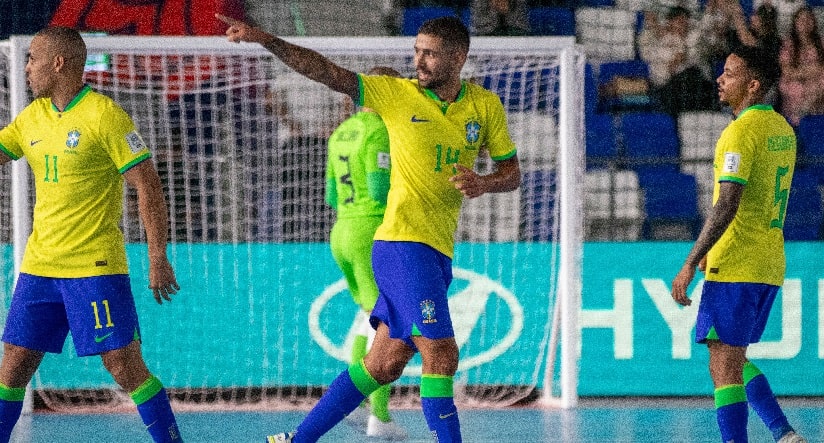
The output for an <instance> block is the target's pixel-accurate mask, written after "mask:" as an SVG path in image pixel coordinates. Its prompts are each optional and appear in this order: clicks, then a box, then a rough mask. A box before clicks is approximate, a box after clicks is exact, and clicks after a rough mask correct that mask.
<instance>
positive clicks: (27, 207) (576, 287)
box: [2, 36, 584, 409]
mask: <svg viewBox="0 0 824 443" xmlns="http://www.w3.org/2000/svg"><path fill="white" fill-rule="evenodd" d="M31 39H32V37H31V36H12V37H11V38H10V39H9V40H7V41H6V42H2V45H4V46H7V49H8V51H9V64H10V66H9V69H10V73H9V82H10V84H9V88H10V93H11V97H10V106H11V115H12V116H16V115H17V114H18V113H19V112H20V111H21V110H22V109H23V108H24V107H25V106H26V105H27V104H28V96H27V87H26V76H25V71H24V69H25V65H26V57H27V50H28V46H29V44H30V42H31ZM285 39H286V40H288V41H289V42H291V43H295V44H297V45H301V46H305V47H308V48H311V49H314V50H317V51H318V52H320V53H321V54H324V55H333V54H339V53H341V54H342V53H348V54H351V53H353V52H354V50H353V49H352V48H357V53H358V54H367V53H386V52H388V51H397V52H401V51H409V53H410V54H411V51H412V48H413V45H414V40H415V39H414V37H285ZM86 44H87V48H88V51H89V53H96V52H97V53H100V52H106V51H115V50H118V49H121V50H122V49H123V48H133V47H148V48H163V50H164V51H169V50H175V49H178V50H181V51H186V53H191V54H198V53H208V54H210V55H214V54H226V55H244V54H248V55H259V54H264V53H265V54H268V52H267V51H265V50H264V49H263V48H262V47H261V46H259V45H257V44H249V43H240V44H235V43H230V42H228V41H226V39H225V38H223V37H147V36H139V37H138V36H103V37H93V38H86ZM502 47H505V48H506V51H507V53H508V54H511V55H513V56H516V55H518V54H535V53H553V54H559V59H560V77H559V89H558V92H559V96H560V100H559V106H560V107H559V114H558V115H559V117H558V121H559V126H558V138H559V143H560V149H559V152H558V158H557V160H558V168H557V171H558V186H559V188H560V189H559V195H560V215H559V237H558V241H559V245H558V254H559V274H558V279H557V293H558V304H557V305H556V309H555V310H554V312H550V316H549V318H547V321H548V322H553V321H560V323H559V326H560V329H556V328H553V329H552V331H553V333H552V337H551V339H550V343H549V346H559V343H560V346H559V348H560V353H559V359H560V360H559V362H556V361H555V355H556V354H555V352H546V356H547V361H546V368H547V369H546V370H545V377H544V390H543V392H542V394H541V398H540V401H539V403H540V404H541V405H544V406H546V407H560V408H564V409H568V408H574V407H576V406H577V404H578V389H577V386H578V361H579V354H580V352H579V346H580V329H579V325H578V316H579V312H580V306H581V290H582V281H581V279H582V260H583V208H582V201H583V180H582V177H583V172H584V132H583V131H584V130H583V128H584V125H583V119H584V105H583V100H584V98H583V97H584V94H583V90H584V86H583V82H584V80H583V78H584V69H583V67H584V56H583V52H582V51H581V50H580V48H579V47H578V46H577V45H576V44H575V39H574V37H503V38H501V37H474V38H473V39H472V42H471V49H470V53H472V52H473V51H484V50H499V51H500V48H502ZM27 169H28V166H27V165H26V164H24V163H23V162H13V166H12V174H11V175H12V188H11V191H12V192H11V194H12V195H11V198H12V211H13V213H14V216H13V218H12V220H13V251H14V254H13V256H14V270H15V276H16V275H17V273H18V272H19V266H20V262H21V261H22V256H23V251H24V249H25V245H26V241H27V238H28V236H29V234H30V230H31V217H30V215H29V214H30V211H31V202H30V201H28V196H29V195H30V189H29V188H30V185H29V181H28V171H27ZM551 311H552V310H551ZM553 317H554V318H553ZM556 364H558V365H559V367H560V371H561V374H560V396H555V395H553V393H552V386H553V383H554V382H553V377H554V374H553V369H554V367H556Z"/></svg>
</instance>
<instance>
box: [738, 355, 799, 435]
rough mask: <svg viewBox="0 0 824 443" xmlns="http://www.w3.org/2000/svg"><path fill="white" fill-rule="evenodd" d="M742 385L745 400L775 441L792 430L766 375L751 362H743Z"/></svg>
mask: <svg viewBox="0 0 824 443" xmlns="http://www.w3.org/2000/svg"><path fill="white" fill-rule="evenodd" d="M744 387H745V389H746V391H747V401H748V402H749V403H750V405H751V406H752V408H753V409H754V410H755V413H756V414H758V417H760V418H761V421H763V422H764V424H765V425H767V428H769V430H770V432H771V433H772V436H773V438H774V439H775V441H778V440H779V439H781V437H783V436H784V434H786V433H788V432H790V431H793V430H794V429H793V427H792V426H790V422H789V421H787V416H785V415H784V411H782V410H781V406H779V405H778V401H777V400H776V399H775V394H773V391H772V388H770V383H769V382H768V381H767V377H765V376H764V374H762V373H761V370H759V369H758V367H757V366H755V365H754V364H752V362H747V363H745V364H744Z"/></svg>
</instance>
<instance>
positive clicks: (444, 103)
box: [422, 81, 466, 114]
mask: <svg viewBox="0 0 824 443" xmlns="http://www.w3.org/2000/svg"><path fill="white" fill-rule="evenodd" d="M422 89H423V93H424V94H426V96H427V97H429V98H431V99H432V100H435V101H436V102H438V104H440V106H441V111H442V112H443V113H444V114H445V113H446V110H447V108H449V102H447V101H444V100H441V98H440V97H438V94H435V93H434V92H432V90H430V89H427V88H422ZM465 95H466V82H464V81H462V82H461V90H460V92H458V97H457V98H455V102H459V101H461V99H463V97H464V96H465Z"/></svg>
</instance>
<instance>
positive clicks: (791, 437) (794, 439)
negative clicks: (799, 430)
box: [778, 431, 807, 443]
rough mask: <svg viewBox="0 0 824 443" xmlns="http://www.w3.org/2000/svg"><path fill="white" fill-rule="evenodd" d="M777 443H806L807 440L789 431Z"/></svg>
mask: <svg viewBox="0 0 824 443" xmlns="http://www.w3.org/2000/svg"><path fill="white" fill-rule="evenodd" d="M778 443H807V439H806V438H804V437H802V436H800V435H798V434H796V433H795V431H790V432H787V433H786V434H784V436H783V437H781V439H780V440H778Z"/></svg>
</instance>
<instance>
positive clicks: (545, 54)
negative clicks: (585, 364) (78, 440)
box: [0, 36, 584, 411]
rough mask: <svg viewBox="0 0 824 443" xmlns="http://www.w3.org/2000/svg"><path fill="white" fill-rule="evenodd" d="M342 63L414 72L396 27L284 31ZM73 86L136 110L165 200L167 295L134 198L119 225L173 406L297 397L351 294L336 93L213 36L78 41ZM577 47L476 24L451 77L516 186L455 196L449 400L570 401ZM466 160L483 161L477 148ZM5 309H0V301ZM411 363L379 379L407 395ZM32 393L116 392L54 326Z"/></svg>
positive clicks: (92, 400)
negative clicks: (495, 121) (329, 167)
mask: <svg viewBox="0 0 824 443" xmlns="http://www.w3.org/2000/svg"><path fill="white" fill-rule="evenodd" d="M288 40H289V41H291V42H294V43H296V44H299V45H303V46H307V47H310V48H313V49H316V50H317V51H319V52H320V53H321V54H324V55H326V56H328V57H329V58H330V59H332V60H334V61H335V62H337V63H339V64H341V65H342V66H345V67H348V68H350V69H352V70H355V71H359V72H365V71H367V70H368V69H369V68H371V67H373V66H377V65H383V66H389V67H392V68H394V69H396V70H398V71H399V72H401V74H403V75H404V76H412V75H414V69H413V67H412V64H411V59H412V54H413V51H412V47H413V43H414V39H413V38H407V37H374V38H361V37H335V38H320V37H303V38H288ZM30 41H31V38H30V37H25V36H15V37H12V38H11V39H10V40H8V41H5V42H2V43H0V80H2V83H1V84H0V125H3V126H4V125H6V124H8V123H9V122H10V121H11V119H12V118H13V116H14V115H16V114H17V113H18V112H19V111H20V110H21V109H23V107H25V106H26V105H27V104H28V102H29V101H30V100H31V97H30V93H29V92H28V91H27V88H26V81H25V74H24V67H25V63H26V59H25V57H26V52H27V49H28V44H29V42H30ZM86 42H87V45H88V48H89V53H90V61H89V63H87V74H86V81H87V83H88V84H89V85H91V86H92V87H93V88H95V89H96V90H98V91H100V92H102V93H104V94H106V95H109V96H110V97H112V98H113V99H114V100H115V101H116V102H118V103H119V104H120V105H121V106H122V107H123V108H124V109H125V110H126V111H127V112H128V113H129V114H130V115H131V116H132V118H133V119H134V120H135V123H136V124H137V127H138V131H139V132H140V133H141V135H142V136H143V138H144V139H145V140H146V142H147V143H148V144H149V145H150V147H152V150H153V161H154V162H155V165H156V166H157V169H158V171H159V173H160V175H161V178H162V180H163V184H164V191H165V192H166V198H167V201H168V203H169V208H170V240H171V244H170V247H169V254H170V257H171V259H172V261H173V265H174V266H175V270H176V273H177V277H178V281H179V283H180V284H181V287H182V290H181V293H180V294H179V295H178V296H177V297H176V298H175V300H174V301H173V302H172V303H171V304H169V305H167V306H157V305H155V304H154V301H153V300H151V296H150V295H149V293H148V292H147V291H146V290H145V287H146V284H145V281H146V275H147V272H148V271H147V269H148V264H147V261H146V257H145V255H146V254H145V236H144V233H143V227H142V224H141V222H140V220H139V217H138V213H137V204H136V196H135V195H134V193H133V191H131V190H129V191H127V193H126V199H125V202H124V207H123V209H124V215H123V220H122V223H121V225H122V227H123V230H124V233H125V235H126V240H127V243H128V246H127V247H128V253H129V261H130V268H131V275H132V283H133V285H132V287H133V291H134V293H135V298H136V299H137V303H138V311H139V315H140V321H141V332H142V338H143V349H144V355H145V357H146V360H147V363H148V365H149V368H150V369H151V370H152V371H153V372H155V373H156V374H157V375H158V376H159V378H160V379H161V380H162V381H163V383H164V385H165V386H166V387H167V389H168V390H169V392H170V396H171V397H172V399H173V401H174V402H175V404H176V406H177V407H178V408H187V407H190V408H193V409H200V408H253V409H254V408H281V407H286V408H304V407H307V406H309V405H311V404H313V403H314V401H315V400H316V399H317V397H318V396H319V395H320V394H321V393H322V391H323V389H324V388H325V386H326V385H327V384H328V383H329V382H331V380H332V379H333V378H334V376H335V375H336V374H337V373H338V372H340V370H342V369H343V368H344V367H345V365H346V359H347V358H348V346H349V345H350V344H351V335H352V333H353V324H354V322H355V317H356V313H357V308H356V307H355V305H354V303H352V302H351V300H350V299H349V297H348V292H346V289H345V285H344V284H342V282H341V275H340V272H339V271H338V270H337V268H336V266H335V264H334V262H333V261H332V258H331V253H330V252H329V245H328V238H329V237H328V235H329V229H330V228H331V226H332V222H333V221H334V219H333V217H334V214H333V212H332V211H331V210H330V208H328V207H326V205H325V203H324V185H325V175H324V167H325V161H326V138H327V137H328V135H329V134H330V133H331V131H332V130H333V129H334V128H335V126H336V125H337V124H338V123H340V122H341V121H342V120H343V119H344V118H345V117H346V116H347V115H348V114H349V113H351V112H352V111H353V105H352V103H351V100H349V99H348V98H346V97H344V96H342V95H340V94H337V93H334V92H332V91H330V90H328V89H326V88H325V87H323V86H322V85H319V84H316V83H313V82H311V81H310V80H307V79H304V78H302V77H300V76H298V75H296V74H295V73H293V72H291V71H290V70H289V69H288V68H287V67H286V66H284V65H283V64H282V63H281V62H279V61H278V60H277V59H276V58H274V57H273V56H272V55H271V54H269V53H268V52H266V51H265V50H263V49H262V48H261V47H259V46H258V45H250V44H240V45H237V44H231V43H228V42H226V41H225V39H223V38H221V37H119V36H118V37H113V36H111V37H107V36H89V37H87V38H86ZM583 72H584V56H583V53H582V51H580V50H579V48H578V47H577V46H576V45H575V43H574V37H528V38H527V37H524V38H521V37H508V38H493V37H476V38H474V39H473V40H472V44H471V49H470V56H469V59H468V62H467V64H466V66H465V68H464V72H463V75H464V77H465V78H466V80H467V81H473V82H477V83H480V84H482V85H484V86H485V87H487V88H488V89H490V90H493V91H495V92H496V93H498V95H499V96H500V97H501V99H502V102H503V103H504V106H505V108H506V109H507V113H508V120H509V126H510V132H511V134H512V137H513V139H514V140H515V142H516V144H517V148H518V156H519V159H520V161H521V169H522V173H523V180H522V186H521V188H520V189H519V190H517V191H515V192H512V193H505V194H494V195H484V196H482V197H480V198H477V199H472V200H467V201H465V202H464V206H463V208H462V212H461V217H460V221H459V227H458V232H457V233H456V250H455V260H454V270H455V272H454V274H455V281H454V283H453V285H452V288H451V289H450V310H451V311H452V315H453V317H454V318H453V322H454V324H455V330H456V340H457V341H458V343H459V346H460V352H461V364H460V367H459V369H458V373H457V375H456V377H455V381H456V393H455V395H456V402H458V403H459V404H460V405H462V406H463V407H490V406H507V405H512V404H523V403H525V402H533V401H537V402H538V403H539V404H542V405H545V406H548V407H550V406H551V407H561V408H572V407H575V406H576V405H577V400H578V396H577V374H578V359H579V351H578V347H579V341H580V334H579V328H578V321H577V320H578V314H579V310H580V295H581V261H582V250H583V239H582V230H583V208H582V201H583V193H582V189H583V172H584V121H583V119H584V116H583V115H584V104H583V96H584V94H583V89H584V85H583V82H584V80H583V77H584V76H583ZM480 157H482V158H480V159H479V161H478V163H477V165H476V169H478V170H479V171H482V172H483V171H488V170H489V168H490V167H492V166H491V162H490V161H489V160H488V159H486V158H483V157H484V156H483V154H482V155H481V156H480ZM0 188H2V189H5V190H7V191H9V192H4V197H5V195H9V196H10V198H0V248H2V249H0V271H2V277H3V278H2V280H3V284H2V285H0V296H2V297H3V298H4V299H5V306H8V302H9V300H10V298H11V291H12V288H13V279H14V276H15V275H16V272H17V264H19V262H20V260H21V258H22V251H23V249H24V247H25V243H26V239H27V236H28V233H29V232H30V225H31V216H30V214H31V207H32V204H33V198H34V197H33V194H34V192H33V184H32V183H31V178H30V173H29V172H28V165H27V164H25V162H24V161H18V162H13V165H12V166H11V167H2V168H0ZM3 312H5V309H3ZM419 370H420V360H419V359H418V358H417V357H416V358H415V359H413V361H412V362H411V363H410V366H409V367H408V368H407V371H406V372H405V373H404V376H403V377H402V378H401V380H399V381H398V383H396V384H395V385H394V389H393V394H392V401H393V403H394V404H395V405H396V406H403V405H406V404H414V403H415V402H416V401H417V399H418V392H417V378H418V377H419V373H420V371H419ZM31 387H32V392H33V393H34V395H33V397H34V402H35V407H38V406H41V407H47V408H50V409H54V410H69V411H74V410H86V409H91V410H112V409H113V408H114V409H116V408H121V407H127V408H128V407H132V406H131V402H130V401H129V399H128V396H127V395H126V394H125V393H123V392H120V391H119V390H118V389H117V388H116V386H115V385H114V383H113V382H112V380H111V378H110V377H109V376H108V374H106V373H105V370H104V369H103V368H102V365H101V364H100V361H99V359H94V358H89V359H79V358H77V357H76V355H75V354H74V349H73V347H72V345H71V340H67V343H66V345H65V347H64V352H63V354H61V355H59V356H51V355H50V356H47V357H46V358H45V359H44V361H43V364H42V366H41V368H40V370H39V371H38V373H37V375H36V376H35V379H34V380H33V382H32V386H31Z"/></svg>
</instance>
